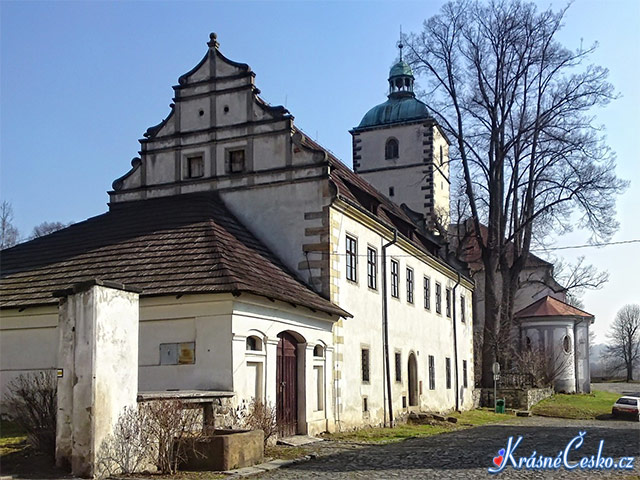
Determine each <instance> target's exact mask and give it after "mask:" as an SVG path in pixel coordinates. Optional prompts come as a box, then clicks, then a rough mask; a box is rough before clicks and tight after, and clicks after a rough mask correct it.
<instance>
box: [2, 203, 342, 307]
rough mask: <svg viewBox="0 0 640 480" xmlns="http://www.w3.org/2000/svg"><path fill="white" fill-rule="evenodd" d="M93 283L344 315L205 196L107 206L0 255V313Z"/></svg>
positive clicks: (52, 300) (49, 301) (147, 292)
mask: <svg viewBox="0 0 640 480" xmlns="http://www.w3.org/2000/svg"><path fill="white" fill-rule="evenodd" d="M94 278H100V279H101V280H111V281H116V282H119V283H122V284H124V285H125V286H128V287H129V286H130V287H136V288H139V289H141V290H142V294H141V295H142V296H154V295H169V294H189V293H223V292H227V293H233V294H238V293H243V292H246V293H253V294H255V295H260V296H264V297H267V298H270V299H274V300H280V301H284V302H288V303H291V304H294V305H301V306H305V307H308V308H310V309H312V310H318V311H322V312H326V313H329V314H334V315H341V316H350V315H349V314H348V313H347V312H345V311H344V310H342V309H341V308H339V307H337V306H336V305H334V304H332V303H331V302H329V301H328V300H326V299H325V298H323V297H321V296H320V295H319V294H317V293H315V292H314V291H312V290H311V289H309V288H308V287H307V286H305V285H304V284H302V283H301V282H300V281H299V280H297V279H296V278H295V277H294V275H293V274H291V273H290V272H289V271H288V270H287V268H286V267H285V266H284V265H283V264H282V262H280V261H279V259H278V258H277V257H276V256H275V255H274V254H273V253H272V252H271V251H270V250H269V249H267V247H266V246H264V245H263V244H262V243H261V242H260V241H259V240H258V239H257V238H256V237H254V236H253V235H252V234H251V233H250V232H249V231H248V230H247V229H246V228H245V227H244V226H243V225H242V224H241V223H240V222H239V221H238V220H237V219H236V218H235V217H234V216H233V215H232V214H231V212H230V211H229V210H228V209H227V208H226V207H225V205H224V203H223V202H222V201H221V200H220V199H219V197H218V196H217V195H216V194H215V193H211V192H207V193H195V194H186V195H185V194H183V195H177V196H172V197H162V198H157V199H149V200H144V201H136V202H123V203H118V204H114V205H112V206H111V208H110V211H109V212H107V213H105V214H102V215H98V216H97V217H93V218H90V219H88V220H85V221H83V222H80V223H76V224H74V225H72V226H70V227H68V228H65V229H63V230H60V231H57V232H54V233H52V234H50V235H47V236H45V237H41V238H37V239H35V240H32V241H30V242H26V243H22V244H19V245H16V246H15V247H13V248H9V249H6V250H3V251H2V264H1V270H0V307H23V306H29V305H44V304H55V303H57V299H55V298H54V297H53V296H52V293H53V292H54V291H56V290H62V289H66V288H70V287H72V286H73V285H74V284H76V283H79V282H82V281H86V280H90V279H94Z"/></svg>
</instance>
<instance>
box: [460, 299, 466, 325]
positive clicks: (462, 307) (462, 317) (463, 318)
mask: <svg viewBox="0 0 640 480" xmlns="http://www.w3.org/2000/svg"><path fill="white" fill-rule="evenodd" d="M466 311H467V309H466V302H465V298H464V295H460V321H461V322H462V323H467V318H466V316H465V315H466Z"/></svg>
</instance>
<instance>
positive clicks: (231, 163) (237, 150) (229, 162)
mask: <svg viewBox="0 0 640 480" xmlns="http://www.w3.org/2000/svg"><path fill="white" fill-rule="evenodd" d="M240 152H242V169H240V170H235V168H234V165H235V163H234V161H233V160H234V159H233V157H234V155H235V154H237V153H240ZM226 170H227V174H229V175H234V174H236V173H243V172H245V171H246V170H247V151H246V149H245V148H244V147H243V148H230V149H229V150H227V162H226Z"/></svg>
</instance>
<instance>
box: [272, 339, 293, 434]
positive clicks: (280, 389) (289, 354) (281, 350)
mask: <svg viewBox="0 0 640 480" xmlns="http://www.w3.org/2000/svg"><path fill="white" fill-rule="evenodd" d="M278 338H279V339H280V340H279V341H278V354H277V363H276V395H277V402H276V422H277V424H278V435H279V436H281V437H287V436H290V435H295V434H296V433H298V354H297V351H298V341H297V340H296V338H295V337H294V336H293V335H291V334H290V333H288V332H282V333H279V334H278Z"/></svg>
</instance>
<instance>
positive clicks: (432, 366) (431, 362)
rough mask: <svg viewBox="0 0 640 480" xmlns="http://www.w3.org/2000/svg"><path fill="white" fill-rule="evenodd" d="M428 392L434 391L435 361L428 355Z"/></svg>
mask: <svg viewBox="0 0 640 480" xmlns="http://www.w3.org/2000/svg"><path fill="white" fill-rule="evenodd" d="M428 361H429V390H435V389H436V359H435V357H434V356H433V355H429V360H428Z"/></svg>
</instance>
